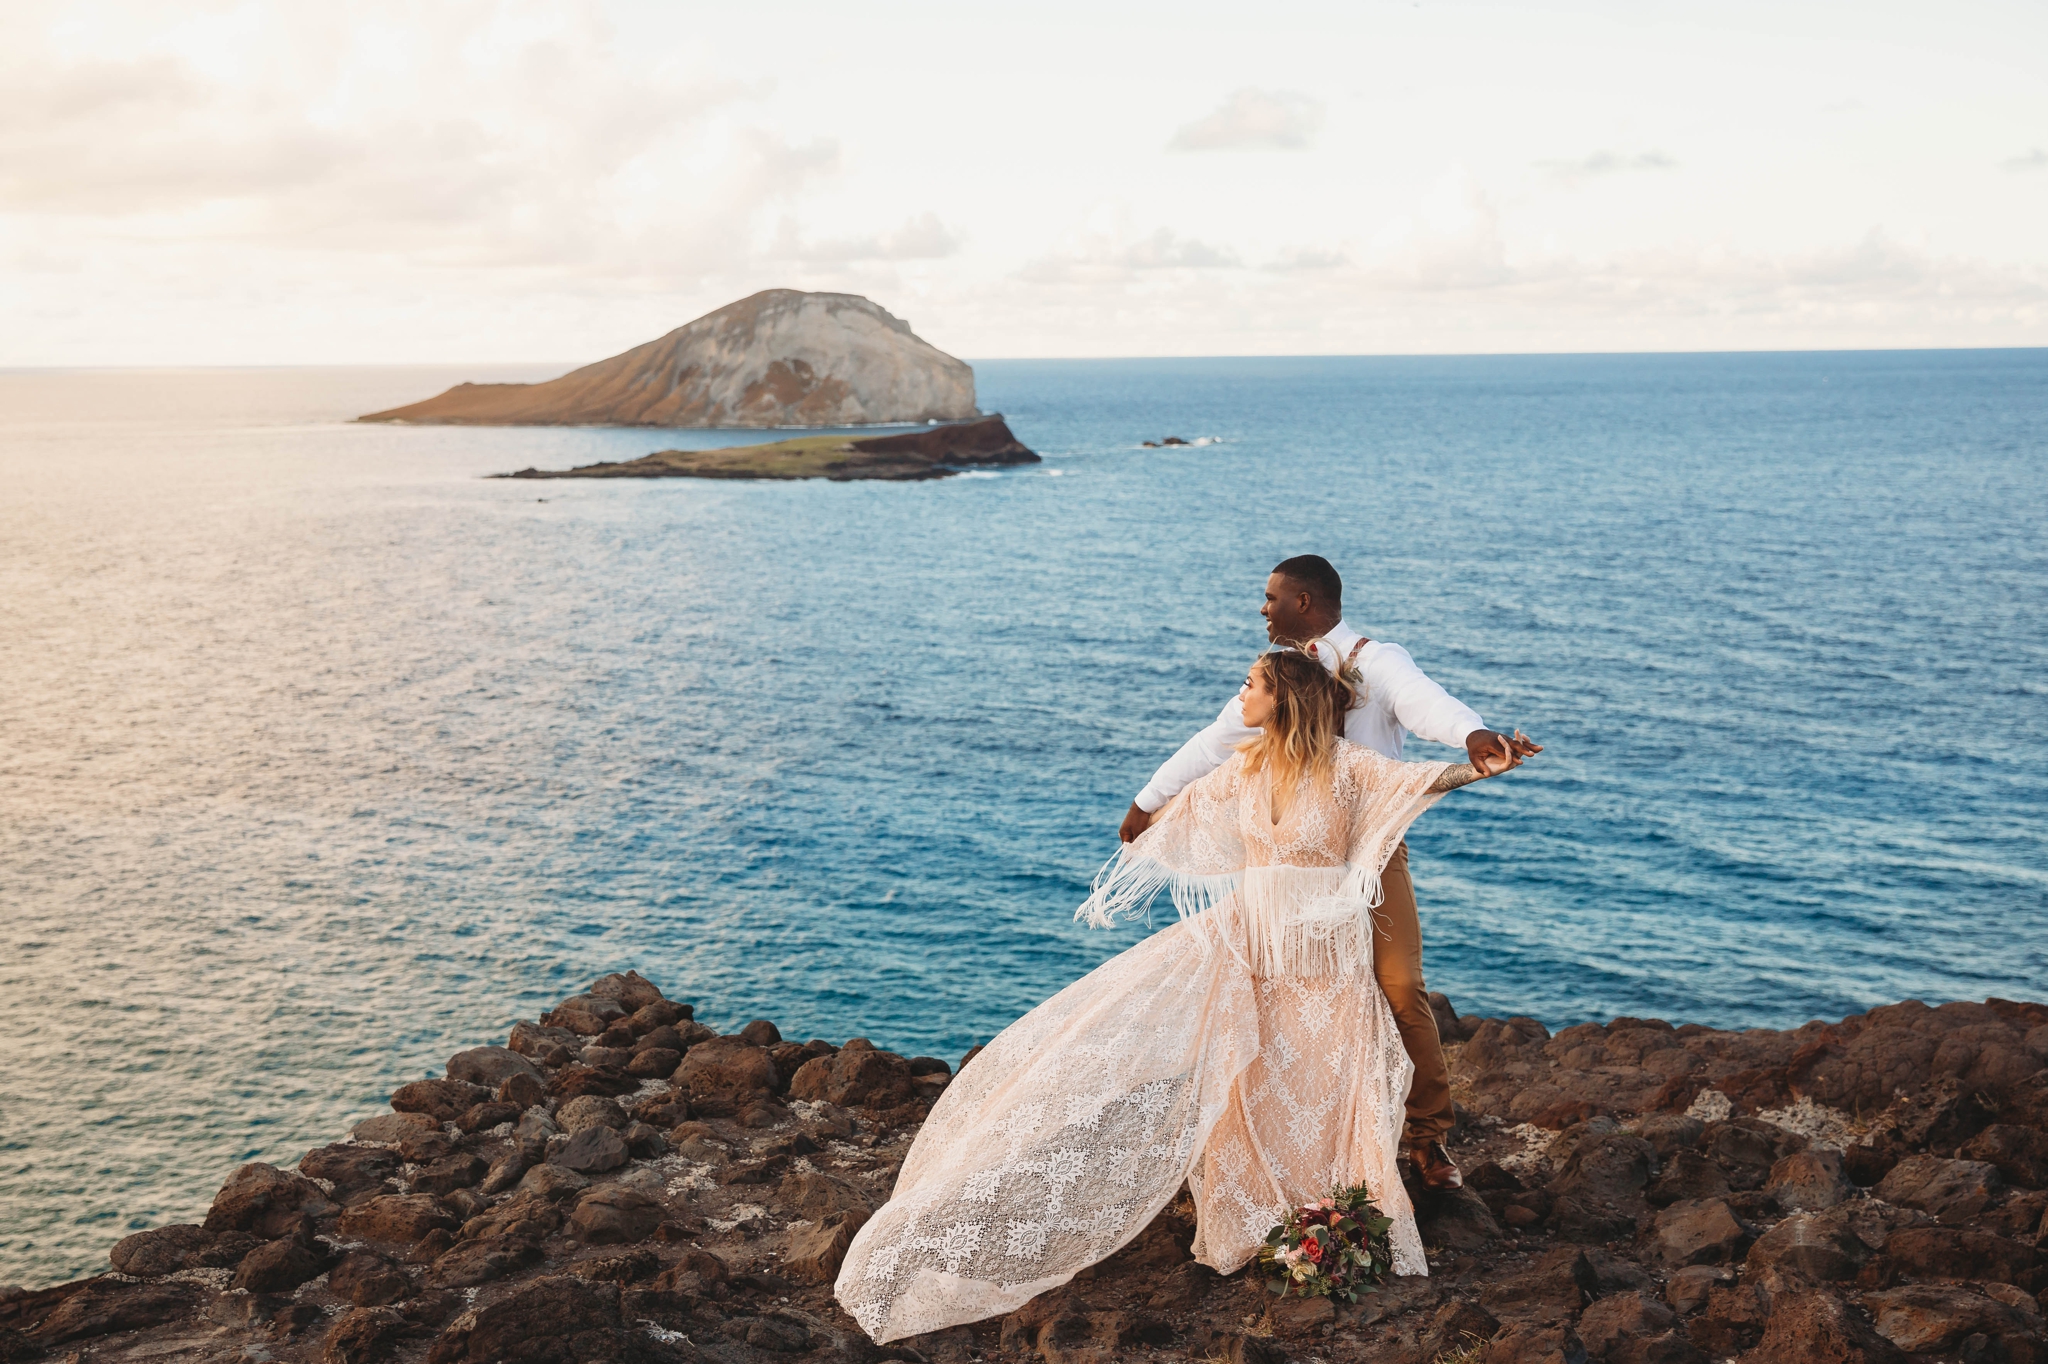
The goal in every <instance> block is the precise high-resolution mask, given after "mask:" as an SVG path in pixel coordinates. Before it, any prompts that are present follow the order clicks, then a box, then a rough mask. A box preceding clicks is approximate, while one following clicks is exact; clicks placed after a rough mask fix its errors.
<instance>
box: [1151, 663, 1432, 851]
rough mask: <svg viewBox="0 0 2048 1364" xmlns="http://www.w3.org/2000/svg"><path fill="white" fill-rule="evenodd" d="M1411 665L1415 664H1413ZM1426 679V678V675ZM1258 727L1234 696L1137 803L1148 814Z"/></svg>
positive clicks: (1161, 771)
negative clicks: (1248, 720) (1250, 723)
mask: <svg viewBox="0 0 2048 1364" xmlns="http://www.w3.org/2000/svg"><path fill="white" fill-rule="evenodd" d="M1411 666H1412V665H1411ZM1425 680H1426V679H1425ZM1257 734H1258V731H1257V730H1255V729H1251V728H1249V727H1247V726H1246V725H1245V722H1244V709H1243V707H1241V706H1240V705H1239V704H1238V700H1237V698H1236V697H1235V696H1233V697H1231V698H1230V701H1229V704H1227V705H1225V706H1224V707H1223V712H1222V714H1220V715H1218V716H1217V717H1216V719H1215V721H1214V723H1212V724H1210V725H1209V727H1208V728H1206V729H1204V730H1202V731H1201V732H1200V733H1198V734H1196V735H1195V737H1194V738H1192V739H1190V740H1188V741H1187V742H1186V743H1184V744H1182V745H1181V746H1180V751H1179V752H1178V753H1175V754H1174V755H1173V756H1172V757H1171V758H1168V759H1167V760H1166V761H1165V762H1163V763H1161V764H1160V765H1159V770H1158V771H1157V772H1154V773H1153V774H1152V780H1151V781H1148V782H1146V783H1145V789H1144V790H1142V791H1140V792H1138V799H1137V806H1138V808H1139V809H1140V810H1143V811H1144V812H1145V813H1146V814H1148V815H1149V814H1151V813H1153V812H1154V811H1156V810H1158V809H1159V807H1160V806H1162V805H1164V804H1166V802H1168V801H1169V800H1172V799H1173V798H1174V797H1175V796H1177V795H1179V794H1180V793H1181V788H1183V787H1185V786H1186V785H1187V784H1188V783H1189V782H1191V781H1195V780H1197V779H1199V778H1201V777H1206V776H1208V775H1209V774H1210V773H1211V772H1214V771H1215V770H1216V769H1217V768H1219V767H1221V766H1223V764H1225V763H1227V762H1229V761H1230V758H1231V755H1232V754H1234V753H1236V752H1237V746H1238V745H1239V744H1241V743H1244V742H1245V741H1246V740H1248V739H1251V738H1253V737H1255V736H1256V735H1257Z"/></svg>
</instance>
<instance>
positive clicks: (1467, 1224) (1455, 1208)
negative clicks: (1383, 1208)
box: [1415, 1189, 1634, 1250]
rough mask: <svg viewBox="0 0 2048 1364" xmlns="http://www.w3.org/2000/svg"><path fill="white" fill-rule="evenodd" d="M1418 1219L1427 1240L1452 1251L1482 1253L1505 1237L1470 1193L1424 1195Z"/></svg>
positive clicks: (1451, 1191)
mask: <svg viewBox="0 0 2048 1364" xmlns="http://www.w3.org/2000/svg"><path fill="white" fill-rule="evenodd" d="M1415 1217H1416V1224H1417V1226H1418V1227H1419V1228H1420V1230H1421V1231H1422V1234H1423V1238H1424V1239H1425V1240H1427V1241H1428V1242H1429V1244H1431V1245H1437V1246H1443V1247H1444V1248H1446V1249H1448V1250H1479V1249H1481V1248H1482V1247H1485V1246H1488V1245H1491V1244H1492V1243H1493V1242H1495V1241H1498V1240H1499V1239H1500V1238H1501V1235H1502V1233H1501V1229H1500V1223H1498V1222H1496V1221H1494V1220H1493V1213H1492V1212H1491V1211H1490V1210H1488V1208H1487V1206H1486V1200H1485V1199H1483V1198H1481V1197H1480V1196H1479V1195H1478V1194H1476V1193H1474V1192H1473V1191H1472V1190H1470V1189H1447V1190H1443V1191H1440V1192H1425V1193H1423V1194H1422V1195H1421V1196H1419V1197H1418V1198H1417V1199H1416V1202H1415ZM1630 1227H1631V1229H1632V1228H1633V1227H1634V1223H1633V1222H1631V1223H1630Z"/></svg>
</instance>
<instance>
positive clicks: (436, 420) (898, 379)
mask: <svg viewBox="0 0 2048 1364" xmlns="http://www.w3.org/2000/svg"><path fill="white" fill-rule="evenodd" d="M979 415H980V411H979V409H978V408H976V407H975V402H974V370H973V368H972V367H971V366H969V365H968V364H967V363H966V362H965V361H962V360H958V359H955V358H954V357H953V356H950V355H948V354H946V353H945V352H944V351H942V350H939V349H938V348H937V347H935V346H933V345H931V344H930V343H929V342H927V341H925V340H923V339H922V338H920V337H919V336H918V335H917V334H916V333H915V332H913V331H912V330H911V329H910V324H909V323H908V322H906V321H904V320H903V319H902V318H900V317H897V316H895V315H894V314H893V313H891V312H889V310H888V309H886V308H883V307H882V306H881V305H879V304H877V303H874V302H872V301H871V300H869V299H866V298H862V297H861V296H860V295H858V294H834V293H808V292H805V291H803V290H799V289H764V290H762V291H761V292H760V293H757V294H752V295H749V296H748V297H746V298H743V299H740V300H739V301H738V302H735V303H728V304H727V305H726V306H724V307H723V308H719V309H717V310H716V311H714V312H709V313H706V314H705V315H704V316H702V317H700V318H698V319H696V320H695V321H694V322H690V323H688V324H686V325H684V326H681V327H678V328H676V329H675V330H674V331H672V332H670V333H668V334H667V335H666V336H662V337H658V338H656V339H655V340H653V341H649V342H646V343H645V344H643V345H639V346H635V347H633V349H631V350H629V351H625V352H623V353H621V354H619V355H614V356H612V357H611V358H609V359H606V360H599V361H597V362H596V363H595V364H590V365H585V366H583V367H582V368H581V369H576V370H571V371H570V372H569V373H567V374H564V375H562V376H561V377H560V378H557V379H549V380H547V381H546V382H544V383H537V384H468V383H465V384H457V385H456V386H455V387H454V388H451V389H449V390H448V391H447V392H446V393H443V394H441V395H440V396H439V397H436V398H429V399H427V400H426V401H424V402H418V403H412V404H410V405H408V406H405V407H394V408H390V409H388V410H386V411H383V412H372V413H369V414H367V415H365V416H362V417H359V418H357V420H358V421H365V422H413V423H420V424H428V425H462V426H658V427H660V426H666V427H777V426H865V425H880V424H893V423H903V422H929V421H958V420H963V419H968V418H973V417H977V416H979Z"/></svg>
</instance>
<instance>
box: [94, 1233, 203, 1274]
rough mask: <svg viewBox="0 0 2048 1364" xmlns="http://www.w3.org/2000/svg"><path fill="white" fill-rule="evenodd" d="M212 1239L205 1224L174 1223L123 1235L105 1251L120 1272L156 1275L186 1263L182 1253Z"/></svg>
mask: <svg viewBox="0 0 2048 1364" xmlns="http://www.w3.org/2000/svg"><path fill="white" fill-rule="evenodd" d="M212 1240H213V1235H212V1233H211V1232H209V1231H207V1230H206V1228H204V1227H194V1226H185V1225H179V1224H173V1225H171V1226H168V1227H152V1228H150V1229H149V1230H148V1231H138V1232H136V1233H134V1234H133V1235H132V1236H124V1237H122V1238H121V1239H120V1240H119V1241H116V1242H115V1243H114V1248H113V1249H112V1250H110V1251H108V1252H107V1260H108V1262H109V1263H111V1264H112V1265H113V1266H114V1268H115V1269H116V1270H118V1271H120V1272H121V1273H123V1274H127V1275H130V1276H132V1277H134V1278H137V1279H156V1278H161V1277H162V1276H164V1275H166V1274H170V1273H173V1272H175V1271H177V1270H180V1269H183V1268H184V1267H185V1257H186V1256H188V1255H190V1254H191V1253H192V1252H194V1251H196V1250H199V1249H201V1248H202V1247H204V1246H206V1245H207V1244H208V1243H210V1242H211V1241H212Z"/></svg>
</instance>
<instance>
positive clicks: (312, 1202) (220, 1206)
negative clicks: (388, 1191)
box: [206, 1161, 333, 1240]
mask: <svg viewBox="0 0 2048 1364" xmlns="http://www.w3.org/2000/svg"><path fill="white" fill-rule="evenodd" d="M331 1211H333V1205H332V1204H331V1203H329V1202H328V1201H327V1195H325V1194H324V1193H322V1192H321V1191H320V1186H319V1185H317V1184H315V1183H313V1181H311V1180H310V1179H306V1178H304V1177H302V1176H300V1175H294V1174H286V1173H285V1172H284V1171H283V1170H280V1169H278V1168H277V1167H276V1166H274V1165H265V1164H263V1163H262V1162H260V1161H258V1162H254V1163H252V1164H248V1165H244V1166H243V1167H242V1168H241V1169H239V1170H237V1171H235V1172H234V1174H232V1175H230V1176H228V1181H227V1183H225V1184H223V1185H221V1186H220V1192H219V1193H218V1194H216V1195H214V1199H213V1206H212V1207H211V1208H209V1209H208V1210H207V1213H206V1229H207V1230H208V1231H210V1232H213V1233H215V1234H216V1235H218V1234H219V1233H221V1232H224V1231H246V1232H248V1233H250V1234H251V1235H254V1236H259V1237H262V1238H263V1239H264V1240H270V1239H273V1238H275V1237H278V1236H283V1235H286V1234H289V1233H291V1232H295V1231H297V1230H298V1229H299V1226H300V1223H301V1221H302V1220H303V1219H304V1218H305V1217H306V1216H307V1215H308V1214H318V1213H326V1212H331Z"/></svg>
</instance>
